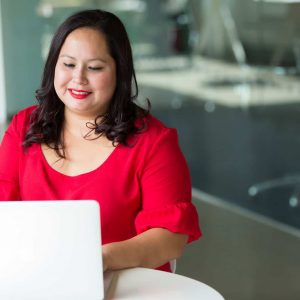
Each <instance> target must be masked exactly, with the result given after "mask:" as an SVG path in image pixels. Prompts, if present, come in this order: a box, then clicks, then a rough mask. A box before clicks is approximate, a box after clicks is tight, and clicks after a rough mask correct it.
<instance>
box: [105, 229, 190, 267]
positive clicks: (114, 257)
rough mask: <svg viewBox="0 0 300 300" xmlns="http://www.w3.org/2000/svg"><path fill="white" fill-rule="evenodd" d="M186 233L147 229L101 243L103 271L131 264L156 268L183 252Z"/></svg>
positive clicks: (132, 265) (130, 265)
mask: <svg viewBox="0 0 300 300" xmlns="http://www.w3.org/2000/svg"><path fill="white" fill-rule="evenodd" d="M186 242H187V235H185V234H179V233H173V232H170V231H168V230H166V229H162V228H153V229H149V230H147V231H145V232H143V233H141V234H139V235H137V236H135V237H133V238H131V239H129V240H125V241H122V242H116V243H110V244H106V245H103V246H102V255H103V271H106V270H108V269H109V270H116V269H125V268H133V267H146V268H157V267H159V266H161V265H163V264H165V263H167V262H168V261H170V260H172V259H176V258H178V257H180V256H181V255H182V252H183V249H184V246H185V245H186Z"/></svg>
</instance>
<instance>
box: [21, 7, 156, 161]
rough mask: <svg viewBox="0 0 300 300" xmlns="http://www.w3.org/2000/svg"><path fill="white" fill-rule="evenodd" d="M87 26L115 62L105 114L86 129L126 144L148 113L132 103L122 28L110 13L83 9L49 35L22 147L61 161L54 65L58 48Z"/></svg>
mask: <svg viewBox="0 0 300 300" xmlns="http://www.w3.org/2000/svg"><path fill="white" fill-rule="evenodd" d="M81 27H89V28H93V29H96V30H99V31H100V32H101V33H103V34H104V36H105V38H106V42H107V46H108V49H109V51H110V55H111V56H112V57H113V59H114V60H115V63H116V76H117V78H116V82H117V83H116V89H115V91H114V95H113V97H112V99H111V101H110V104H109V107H108V110H107V112H106V113H105V115H99V116H97V117H96V118H95V120H94V123H92V124H90V123H88V124H87V126H88V128H90V129H91V131H94V132H95V133H96V134H97V135H98V136H101V135H105V136H106V137H107V138H108V139H109V140H111V141H112V142H113V144H114V145H116V144H118V143H121V144H124V145H127V138H128V137H129V136H130V135H132V134H136V133H139V132H142V131H143V130H144V129H145V128H146V123H145V122H144V121H142V122H138V123H139V126H137V122H136V120H137V119H139V118H140V119H141V120H144V119H145V118H144V117H145V116H146V115H147V114H148V113H149V107H150V104H149V101H148V109H143V108H141V107H139V106H138V105H137V104H135V102H134V101H135V100H136V98H137V96H138V85H137V81H136V76H135V71H134V66H133V58H132V50H131V45H130V41H129V38H128V35H127V32H126V29H125V27H124V25H123V23H122V22H121V21H120V19H119V18H118V17H117V16H115V15H114V14H112V13H110V12H107V11H103V10H98V9H97V10H85V11H81V12H78V13H75V14H73V15H72V16H70V17H69V18H67V19H66V20H65V21H64V22H63V23H62V24H61V25H60V26H59V27H58V29H57V31H56V33H55V34H54V36H53V39H52V42H51V46H50V50H49V54H48V58H47V60H46V63H45V67H44V72H43V76H42V82H41V87H40V88H39V89H38V90H37V91H36V98H37V100H38V106H37V108H36V109H35V110H34V112H33V114H32V116H31V120H30V126H29V129H28V131H27V133H26V135H25V137H24V141H23V146H24V148H25V149H26V148H28V147H30V146H31V145H32V144H34V143H38V144H46V145H47V146H48V147H50V148H52V149H54V150H55V152H56V153H57V155H58V156H59V157H61V158H65V151H64V141H63V135H62V129H63V126H64V104H63V102H62V101H61V100H60V99H59V98H58V96H57V94H56V91H55V89H54V73H55V66H56V63H57V60H58V56H59V53H60V50H61V48H62V45H63V43H64V41H65V39H66V38H67V36H68V35H69V34H70V33H71V32H72V31H74V30H75V29H78V28H81Z"/></svg>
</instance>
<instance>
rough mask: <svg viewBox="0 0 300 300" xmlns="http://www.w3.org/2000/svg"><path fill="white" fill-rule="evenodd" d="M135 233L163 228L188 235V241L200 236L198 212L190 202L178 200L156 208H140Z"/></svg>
mask: <svg viewBox="0 0 300 300" xmlns="http://www.w3.org/2000/svg"><path fill="white" fill-rule="evenodd" d="M135 227H136V231H137V233H138V234H139V233H142V232H144V231H146V230H148V229H151V228H164V229H168V230H169V231H171V232H174V233H183V234H187V235H188V237H189V238H188V243H190V242H192V241H194V240H197V239H198V238H199V237H200V236H201V231H200V228H199V222H198V214H197V211H196V208H195V206H194V205H193V204H192V203H190V202H180V203H176V204H172V205H168V206H165V207H162V208H158V209H152V210H142V211H141V212H139V214H138V215H137V217H136V220H135Z"/></svg>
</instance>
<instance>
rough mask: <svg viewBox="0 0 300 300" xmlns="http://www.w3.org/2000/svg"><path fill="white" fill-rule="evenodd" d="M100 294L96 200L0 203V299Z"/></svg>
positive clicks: (76, 299)
mask: <svg viewBox="0 0 300 300" xmlns="http://www.w3.org/2000/svg"><path fill="white" fill-rule="evenodd" d="M103 298H104V292H103V271H102V253H101V233H100V208H99V204H98V203H97V202H96V201H93V200H76V201H69V200H64V201H7V202H3V201H0V299H5V300H41V299H43V300H53V299H55V300H83V299H85V300H99V299H103Z"/></svg>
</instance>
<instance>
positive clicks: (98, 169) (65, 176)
mask: <svg viewBox="0 0 300 300" xmlns="http://www.w3.org/2000/svg"><path fill="white" fill-rule="evenodd" d="M120 147H121V144H118V145H117V146H116V147H115V149H114V150H113V151H112V152H111V153H110V154H109V156H108V157H107V158H106V159H105V160H104V161H103V162H102V163H101V164H100V165H99V166H97V167H96V168H95V169H93V170H91V171H88V172H85V173H81V174H77V175H67V174H64V173H61V172H59V171H57V170H56V169H54V168H53V167H52V166H51V165H50V164H49V162H48V161H47V159H46V157H45V155H44V152H43V150H42V145H41V144H39V147H38V148H39V151H40V154H41V156H42V161H43V164H44V165H45V166H46V168H47V169H48V170H50V172H52V173H54V174H57V175H58V176H61V177H64V178H68V179H76V178H81V177H85V176H89V175H92V174H94V173H97V172H98V171H100V170H101V169H102V168H103V167H105V166H106V165H107V164H108V163H109V161H110V160H111V159H112V157H113V156H115V153H116V152H117V150H118V149H119V148H120Z"/></svg>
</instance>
